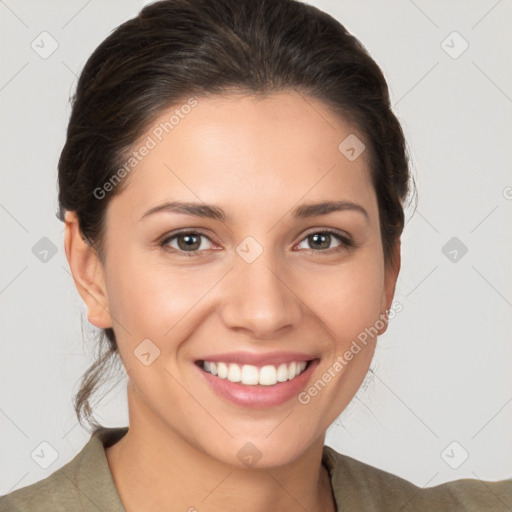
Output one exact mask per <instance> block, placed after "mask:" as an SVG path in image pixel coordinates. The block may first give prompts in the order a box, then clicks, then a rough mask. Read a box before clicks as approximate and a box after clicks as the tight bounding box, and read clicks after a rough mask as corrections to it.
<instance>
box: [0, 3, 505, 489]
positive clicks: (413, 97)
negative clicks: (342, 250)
mask: <svg viewBox="0 0 512 512" xmlns="http://www.w3.org/2000/svg"><path fill="white" fill-rule="evenodd" d="M308 3H311V4H313V5H315V6H318V7H320V8H321V9H323V10H325V11H327V12H329V13H330V14H332V15H333V16H334V17H336V18H337V19H339V20H340V21H341V22H342V23H343V24H344V25H345V26H346V27H347V28H348V30H349V31H351V32H352V33H354V35H355V36H356V37H358V38H359V39H360V40H361V41H362V43H363V44H364V45H365V46H366V48H367V49H368V50H369V51H370V53H371V54H372V56H373V57H374V58H375V60H376V61H377V63H378V64H379V65H380V66H381V68H382V69H383V71H384V74H385V76H386V78H387V80H388V83H389V87H390V91H391V97H392V102H393V105H394V110H395V112H396V114H397V115H398V117H399V119H400V121H401V122H402V125H403V128H404V131H405V133H406V137H407V138H408V143H409V147H410V152H411V156H412V167H413V173H414V176H415V178H416V180H417V184H418V188H419V202H418V208H417V210H416V212H415V213H414V215H413V214H412V208H408V210H407V224H406V227H405V233H404V235H403V238H402V241H403V243H402V246H403V250H402V271H401V274H400V276H399V280H398V285H397V293H396V296H395V300H396V301H399V302H400V303H401V304H402V306H403V311H402V312H401V313H399V314H398V315H397V316H396V317H395V318H394V319H393V320H392V322H391V325H390V328H389V330H388V332H387V333H386V334H384V335H383V336H382V337H381V338H380V339H379V342H378V348H377V352H376V356H375V359H374V361H373V364H372V368H373V371H374V377H373V379H368V380H367V383H368V385H367V386H366V387H365V388H362V389H361V390H360V391H359V393H358V395H357V396H356V397H355V398H354V400H353V401H352V403H351V404H350V405H349V407H348V408H347V409H346V410H345V411H344V412H343V414H342V415H341V417H340V418H339V419H338V420H336V422H335V423H333V425H332V426H331V427H330V429H329V431H328V437H327V443H328V444H330V445H331V446H333V447H334V448H336V449H337V450H338V451H340V452H343V453H346V454H348V455H350V456H352V457H355V458H357V459H360V460H362V461H365V462H367V463H369V464H372V465H374V466H377V467H380V468H382V469H385V470H387V471H390V472H392V473H395V474H397V475H399V476H401V477H403V478H406V479H408V480H410V481H412V482H414V483H415V484H417V485H420V486H432V485H437V484H439V483H442V482H444V481H447V480H454V479H458V478H463V477H470V478H482V479H487V480H495V479H501V478H506V477H511V476H512V457H511V455H512V437H511V436H510V432H512V371H511V370H512V343H511V340H512V336H511V332H512V325H511V320H510V319H511V312H512V278H511V277H512V268H511V265H510V261H512V258H511V256H512V239H511V236H510V233H511V232H512V229H511V228H512V215H511V213H512V173H511V172H510V163H511V157H510V144H511V142H512V123H511V118H512V99H511V97H512V73H511V65H510V61H511V59H510V54H511V52H510V49H511V48H512V34H511V32H510V29H509V27H510V26H511V22H512V1H510V0H500V1H496V0H485V1H484V0H478V1H468V0H460V1H450V2H446V1H440V0H438V1H430V2H427V1H425V0H423V1H420V0H416V1H414V2H413V1H412V0H410V1H407V0H400V1H398V0H395V1H387V2H382V1H379V0H372V1H368V0H364V1H361V0H358V1H344V0H339V1H335V0H322V1H320V0H317V1H310V2H308ZM142 5H143V2H141V1H139V2H136V1H134V0H108V1H102V2H100V1H99V0H89V1H86V0H68V1H66V2H58V1H56V0H51V1H50V0H47V1H45V2H37V1H36V0H33V1H28V0H18V1H16V0H5V1H2V0H0V16H1V22H0V37H1V39H2V45H1V52H2V61H1V62H2V65H1V77H0V108H1V115H2V120H3V122H2V124H1V127H0V130H1V153H0V159H1V160H0V169H1V188H0V223H1V238H2V240H1V243H2V250H1V267H0V304H1V338H0V339H1V361H0V362H1V367H0V379H1V388H0V389H1V395H0V396H1V404H0V432H1V435H0V460H1V461H2V465H1V469H0V494H5V493H7V492H10V491H12V490H14V489H17V488H20V487H24V486H26V485H28V484H30V483H32V482H35V481H38V480H40V479H42V478H44V477H46V476H48V475H50V474H51V473H52V472H54V471H55V470H56V469H58V468H59V467H60V466H62V465H63V464H65V463H66V462H68V461H69V460H71V458H73V457H74V456H75V455H76V454H77V453H78V451H79V450H80V449H81V448H82V447H83V445H84V444H85V442H86V441H87V440H88V439H89V434H88V433H87V432H86V431H84V430H83V429H82V428H81V427H80V426H79V425H78V424H77V420H76V418H75V416H74V411H73V408H72V403H71V400H72V396H73V395H74V393H75V392H76V391H77V390H78V384H79V379H80V377H81V375H82V373H83V372H84V371H85V369H86V368H87V367H88V365H89V364H90V362H91V360H92V357H93V353H94V352H93V345H92V341H93V340H92V336H93V334H94V332H95V328H94V327H92V326H90V325H89V324H88V322H87V317H86V315H85V307H84V306H83V304H82V301H81V299H80V297H79V295H78V293H77V292H76V290H75V287H74V283H73V281H72V278H71V275H70V273H69V268H68V265H67V261H66V258H65V254H64V248H63V224H62V223H60V221H58V220H57V219H56V217H55V211H56V208H57V195H56V194H57V189H56V177H57V161H58V157H59V154H60V151H61V149H62V145H63V143H64V136H65V129H66V124H67V119H68V116H69V112H70V107H69V103H68V98H69V96H70V95H71V93H72V92H73V91H74V87H75V85H76V79H77V75H78V73H79V72H80V70H81V69H82V67H83V65H84V63H85V61H86V59H87V58H88V56H89V55H90V54H91V52H92V51H93V50H94V48H95V47H96V46H97V45H98V44H99V43H100V42H101V41H102V40H103V39H104V38H105V37H106V36H107V35H108V34H109V33H110V32H111V31H112V30H113V29H114V28H115V27H116V26H117V25H119V24H120V23H121V22H123V21H125V20H126V19H128V18H130V17H132V16H133V15H135V14H136V13H137V12H138V10H139V9H140V8H141V7H142ZM454 31H456V32H457V33H458V35H457V34H452V33H453V32H454ZM42 32H47V33H48V34H49V35H45V34H43V35H41V33H42ZM53 41H55V43H54V42H53ZM443 41H444V42H443ZM52 44H58V47H57V48H56V49H55V51H54V52H53V53H52V54H51V55H49V56H48V55H45V54H44V52H49V51H50V50H51V49H52V46H51V45H52ZM466 44H468V45H469V46H468V48H467V49H466V50H465V51H464V52H462V50H463V49H464V48H465V46H466ZM461 52H462V53H461ZM43 57H46V58H43ZM453 237H455V240H451V239H452V238H453ZM42 239H43V240H42ZM450 240H451V241H450ZM446 244H448V245H446ZM464 247H466V248H467V253H465V254H463V248H464ZM52 248H53V250H54V252H55V254H53V253H52V251H51V249H52ZM44 250H49V251H50V252H48V253H44ZM454 250H455V251H456V253H455V252H453V251H454ZM82 323H83V325H84V335H82V328H81V324H82ZM125 382H126V381H125V379H124V377H123V375H122V374H119V375H118V376H117V377H113V379H112V383H111V385H113V386H114V388H113V390H112V392H111V393H109V394H108V395H107V396H106V397H105V399H104V400H103V401H102V402H101V403H100V404H98V406H97V408H96V411H97V413H96V416H97V418H98V419H99V420H100V421H101V422H102V423H103V424H104V425H106V426H124V425H127V424H128V418H127V411H126V402H125V400H126V393H125ZM454 442H455V443H454ZM41 443H49V445H51V446H48V445H47V444H43V445H41ZM53 450H54V451H53ZM43 453H44V456H40V457H39V458H38V457H37V454H43ZM465 457H467V458H466V460H464V458H465ZM48 464H50V465H48ZM45 465H48V467H41V466H45Z"/></svg>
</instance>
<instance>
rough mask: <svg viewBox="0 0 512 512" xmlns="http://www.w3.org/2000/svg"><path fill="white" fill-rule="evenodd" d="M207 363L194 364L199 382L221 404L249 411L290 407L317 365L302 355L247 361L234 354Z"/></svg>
mask: <svg viewBox="0 0 512 512" xmlns="http://www.w3.org/2000/svg"><path fill="white" fill-rule="evenodd" d="M309 357H311V356H309ZM211 359H213V357H212V358H207V359H200V360H196V361H195V364H194V366H195V367H196V368H197V371H198V373H199V377H200V379H199V380H200V381H201V382H203V383H204V384H205V385H206V386H207V388H208V389H209V390H210V392H213V393H214V395H216V396H218V397H219V398H220V399H221V400H223V401H228V402H230V403H231V404H234V405H235V406H238V407H244V408H250V409H269V408H273V407H276V406H284V405H285V404H289V403H291V402H292V401H293V400H294V399H297V397H298V395H299V393H300V392H301V391H303V390H304V389H305V388H306V387H307V386H308V383H309V382H310V380H311V379H312V378H313V375H314V372H315V370H316V368H317V367H318V366H319V364H320V359H319V358H314V359H308V357H307V356H305V355H302V354H301V355H298V356H297V357H293V356H291V354H287V355H282V354H280V355H279V354H274V355H269V354H267V355H265V356H254V355H253V356H252V357H251V355H248V354H240V353H238V354H231V355H230V356H229V360H228V357H223V356H221V355H218V356H215V361H212V360H211ZM235 361H236V362H235ZM249 363H252V364H249ZM270 363H274V364H270Z"/></svg>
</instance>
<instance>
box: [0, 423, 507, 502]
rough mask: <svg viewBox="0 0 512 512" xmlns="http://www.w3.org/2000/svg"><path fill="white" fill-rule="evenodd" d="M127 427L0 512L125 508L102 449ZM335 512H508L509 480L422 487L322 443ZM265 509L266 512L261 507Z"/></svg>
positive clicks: (12, 498)
mask: <svg viewBox="0 0 512 512" xmlns="http://www.w3.org/2000/svg"><path fill="white" fill-rule="evenodd" d="M127 431H128V427H123V428H106V427H101V428H99V429H97V430H96V431H95V432H94V433H93V434H92V435H91V438H90V440H89V441H88V442H87V444H86V445H85V446H84V447H83V448H82V450H81V451H80V453H78V455H76V457H75V458H74V459H72V460H71V461H70V462H68V463H67V464H65V465H64V466H62V467H61V468H59V469H58V470H56V471H55V472H54V473H52V474H51V475H50V476H49V477H47V478H45V479H44V480H40V481H39V482H36V483H33V484H31V485H28V486H26V487H23V488H21V489H18V490H16V491H13V492H11V493H9V494H6V495H4V496H1V497H0V512H36V511H37V512H75V511H76V512H89V511H90V512H126V511H125V509H124V507H123V504H122V502H121V499H120V497H119V494H118V493H117V489H116V487H115V484H114V480H113V478H112V474H111V472H110V468H109V466H108V461H107V457H106V455H105V448H106V447H108V446H111V445H112V444H114V443H116V442H117V441H118V440H119V439H121V438H122V437H123V436H124V435H125V434H126V432H127ZM322 461H323V464H324V465H325V466H326V468H327V469H328V471H329V475H330V477H331V482H332V488H333V491H334V497H335V500H336V506H337V509H338V512H363V511H372V512H408V511H411V512H412V511H414V512H427V511H432V512H444V511H446V512H458V511H460V512H463V511H470V512H511V511H512V479H509V480H502V481H499V482H483V481H480V480H476V479H464V480H456V481H453V482H448V483H444V484H440V485H437V486H435V487H427V488H421V487H417V486H415V485H414V484H412V483H410V482H408V481H407V480H404V479H402V478H399V477H398V476H396V475H393V474H391V473H387V472H386V471H383V470H381V469H377V468H375V467H373V466H370V465H368V464H365V463H363V462H360V461H358V460H356V459H353V458H351V457H349V456H347V455H342V454H340V453H338V452H336V451H335V450H333V449H332V448H330V447H328V446H324V450H323V456H322ZM264 512H269V511H264Z"/></svg>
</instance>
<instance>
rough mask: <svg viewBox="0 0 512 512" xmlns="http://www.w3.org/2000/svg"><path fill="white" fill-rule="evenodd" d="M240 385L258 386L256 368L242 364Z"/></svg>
mask: <svg viewBox="0 0 512 512" xmlns="http://www.w3.org/2000/svg"><path fill="white" fill-rule="evenodd" d="M242 384H245V385H246V386H247V385H249V386H251V385H256V384H258V368H256V366H252V365H250V364H244V365H243V366H242Z"/></svg>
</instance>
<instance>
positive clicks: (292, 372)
mask: <svg viewBox="0 0 512 512" xmlns="http://www.w3.org/2000/svg"><path fill="white" fill-rule="evenodd" d="M295 375H297V363H296V362H295V361H294V362H293V363H290V366H288V379H290V380H292V379H293V378H294V377H295Z"/></svg>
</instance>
